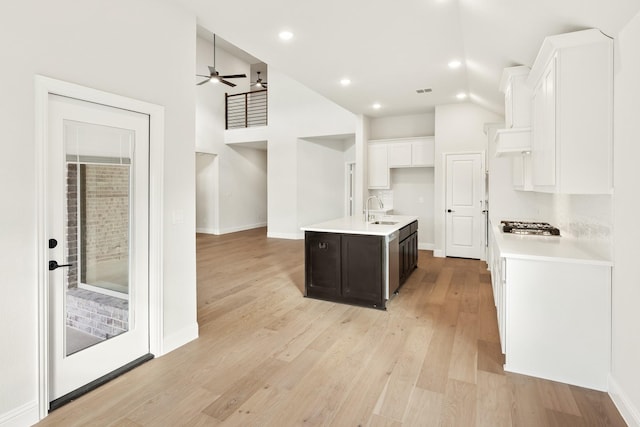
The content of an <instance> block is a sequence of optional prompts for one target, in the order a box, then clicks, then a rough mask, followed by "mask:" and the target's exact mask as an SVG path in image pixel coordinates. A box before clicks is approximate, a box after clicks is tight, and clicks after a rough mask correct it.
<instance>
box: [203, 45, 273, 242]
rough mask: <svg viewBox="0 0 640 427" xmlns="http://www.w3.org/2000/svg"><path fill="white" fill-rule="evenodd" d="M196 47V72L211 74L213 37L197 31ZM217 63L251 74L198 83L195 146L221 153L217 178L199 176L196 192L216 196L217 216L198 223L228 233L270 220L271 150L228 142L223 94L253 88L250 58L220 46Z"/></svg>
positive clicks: (224, 68) (220, 67) (233, 71)
mask: <svg viewBox="0 0 640 427" xmlns="http://www.w3.org/2000/svg"><path fill="white" fill-rule="evenodd" d="M196 48H197V51H196V69H197V71H198V74H205V75H206V74H209V72H208V69H207V66H208V65H213V42H212V41H211V40H206V39H203V38H201V37H197V40H196ZM216 69H217V70H218V72H220V73H221V74H241V73H245V74H246V75H247V78H240V79H233V80H232V82H233V83H235V84H236V85H237V86H236V87H234V88H231V87H230V86H227V85H223V84H215V85H214V84H210V83H206V84H204V85H202V86H197V87H196V150H197V151H200V152H204V153H214V154H217V155H218V160H217V162H218V163H217V173H214V178H215V179H217V181H206V182H204V181H200V180H199V181H198V183H199V184H202V185H201V186H199V187H198V194H199V195H202V196H203V197H205V198H214V199H215V200H214V201H213V206H214V210H215V211H216V212H215V213H213V215H214V216H215V217H217V218H218V222H217V224H214V225H211V226H207V227H204V226H203V227H201V225H200V224H198V229H199V230H200V231H206V232H209V233H214V234H224V233H230V232H234V231H239V230H246V229H250V228H256V227H263V226H265V225H266V223H267V183H266V182H267V155H266V152H265V151H264V150H256V149H250V148H246V147H242V146H231V145H226V144H225V121H224V117H225V113H224V111H225V96H224V94H225V92H226V93H229V94H234V93H242V92H248V91H249V90H250V86H249V84H250V79H249V76H250V74H251V66H250V64H248V63H246V62H244V61H242V60H240V59H238V58H236V57H235V56H233V55H231V54H229V53H228V52H226V51H225V50H223V49H221V48H219V47H218V48H217V50H216ZM202 80H203V79H201V78H198V80H197V81H202ZM216 186H217V187H218V190H219V191H217V190H216Z"/></svg>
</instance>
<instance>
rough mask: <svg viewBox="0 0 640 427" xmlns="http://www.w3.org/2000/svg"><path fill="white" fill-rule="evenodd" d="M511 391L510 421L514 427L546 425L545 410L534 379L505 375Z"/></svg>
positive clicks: (517, 375)
mask: <svg viewBox="0 0 640 427" xmlns="http://www.w3.org/2000/svg"><path fill="white" fill-rule="evenodd" d="M506 377H507V384H509V388H510V389H511V396H512V397H511V401H512V406H511V420H512V422H513V426H514V427H539V426H546V425H547V416H546V408H545V407H544V405H543V404H542V398H541V396H540V395H539V393H538V386H537V384H536V380H535V378H530V377H527V376H525V375H519V374H511V373H508V374H507V376H506Z"/></svg>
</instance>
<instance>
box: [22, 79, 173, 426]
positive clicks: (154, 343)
mask: <svg viewBox="0 0 640 427" xmlns="http://www.w3.org/2000/svg"><path fill="white" fill-rule="evenodd" d="M34 83H35V147H36V150H35V151H36V153H35V156H36V206H37V237H38V241H37V246H36V248H37V255H36V259H37V261H38V264H37V278H38V316H39V317H38V401H37V402H36V405H37V407H38V414H39V418H40V419H42V418H44V417H46V416H47V413H48V407H49V334H48V331H49V308H48V301H49V286H48V285H49V279H48V269H47V267H46V266H47V260H48V238H47V236H48V230H47V226H46V216H45V212H46V207H47V195H46V191H45V188H46V186H45V182H46V176H47V167H46V166H47V162H46V160H47V158H48V155H47V154H48V152H47V145H48V144H47V139H48V116H49V111H48V110H49V99H48V98H49V94H57V95H61V96H66V97H71V98H76V99H80V100H84V101H88V102H94V103H97V104H102V105H108V106H112V107H116V108H120V109H125V110H130V111H136V112H139V113H143V114H147V115H149V351H150V352H151V353H154V354H160V353H161V350H162V349H163V335H162V333H163V329H164V324H163V323H164V322H163V296H162V293H163V271H162V259H163V254H162V243H163V230H162V224H163V217H162V213H163V197H162V194H163V186H164V183H163V177H164V171H163V169H164V107H162V106H159V105H154V104H150V103H147V102H144V101H138V100H135V99H131V98H127V97H123V96H120V95H115V94H112V93H108V92H103V91H100V90H97V89H92V88H87V87H84V86H80V85H77V84H74V83H69V82H64V81H61V80H56V79H52V78H49V77H45V76H40V75H36V76H35V82H34Z"/></svg>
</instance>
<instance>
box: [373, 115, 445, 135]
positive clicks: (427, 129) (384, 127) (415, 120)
mask: <svg viewBox="0 0 640 427" xmlns="http://www.w3.org/2000/svg"><path fill="white" fill-rule="evenodd" d="M370 130H371V135H370V138H371V139H389V138H407V137H411V136H431V135H434V132H435V113H422V114H407V115H403V116H389V117H376V118H372V119H371V128H370Z"/></svg>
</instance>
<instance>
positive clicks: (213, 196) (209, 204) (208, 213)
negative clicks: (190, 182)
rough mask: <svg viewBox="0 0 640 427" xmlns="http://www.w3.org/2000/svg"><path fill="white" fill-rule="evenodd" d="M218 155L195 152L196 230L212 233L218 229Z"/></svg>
mask: <svg viewBox="0 0 640 427" xmlns="http://www.w3.org/2000/svg"><path fill="white" fill-rule="evenodd" d="M218 167H219V166H218V155H217V154H209V153H196V231H197V232H198V233H209V234H214V233H215V232H216V231H217V230H218V229H219V227H218V224H219V222H218V221H219V219H218V212H219V209H218V203H219V202H218V200H219V197H218V182H219V179H218Z"/></svg>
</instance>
